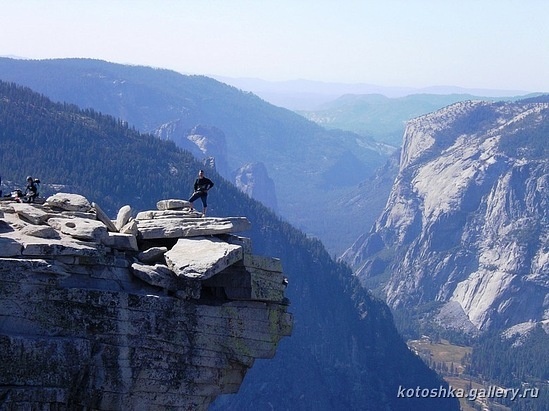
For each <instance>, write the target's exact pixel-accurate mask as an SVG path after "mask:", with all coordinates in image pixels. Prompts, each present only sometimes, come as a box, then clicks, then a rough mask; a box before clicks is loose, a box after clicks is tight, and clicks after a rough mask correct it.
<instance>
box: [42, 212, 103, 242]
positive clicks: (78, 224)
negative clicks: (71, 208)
mask: <svg viewBox="0 0 549 411" xmlns="http://www.w3.org/2000/svg"><path fill="white" fill-rule="evenodd" d="M48 225H50V226H51V227H53V228H55V229H56V230H58V231H61V232H62V233H63V234H68V235H70V236H71V237H73V238H76V239H78V240H84V241H94V242H100V241H101V240H102V239H103V238H104V237H106V236H107V235H108V234H107V227H105V224H103V223H102V222H101V221H97V220H89V219H87V218H78V217H75V218H50V219H49V220H48Z"/></svg>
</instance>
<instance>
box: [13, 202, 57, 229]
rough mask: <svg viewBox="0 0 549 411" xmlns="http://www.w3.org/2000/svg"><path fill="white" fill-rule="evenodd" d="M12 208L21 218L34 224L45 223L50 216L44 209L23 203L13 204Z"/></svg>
mask: <svg viewBox="0 0 549 411" xmlns="http://www.w3.org/2000/svg"><path fill="white" fill-rule="evenodd" d="M13 210H14V211H15V212H16V213H17V215H19V217H20V218H21V219H23V220H25V221H28V222H29V223H31V224H36V225H40V224H45V223H46V221H47V220H48V218H49V217H50V216H49V215H48V213H46V212H45V211H44V210H42V209H40V208H38V207H36V206H34V205H30V204H25V203H15V204H13Z"/></svg>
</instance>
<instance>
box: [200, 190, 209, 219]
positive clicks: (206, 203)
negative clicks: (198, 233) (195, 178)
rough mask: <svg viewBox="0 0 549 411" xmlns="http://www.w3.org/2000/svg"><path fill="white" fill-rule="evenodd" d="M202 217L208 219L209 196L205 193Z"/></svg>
mask: <svg viewBox="0 0 549 411" xmlns="http://www.w3.org/2000/svg"><path fill="white" fill-rule="evenodd" d="M200 199H201V200H202V217H206V210H207V209H208V194H206V193H204V195H203V196H202V197H200Z"/></svg>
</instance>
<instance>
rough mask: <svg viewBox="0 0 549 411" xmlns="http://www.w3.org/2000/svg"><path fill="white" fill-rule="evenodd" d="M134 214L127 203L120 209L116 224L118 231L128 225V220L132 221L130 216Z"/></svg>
mask: <svg viewBox="0 0 549 411" xmlns="http://www.w3.org/2000/svg"><path fill="white" fill-rule="evenodd" d="M131 215H132V208H131V207H130V206H129V205H125V206H124V207H122V208H121V209H120V210H118V214H117V216H116V222H115V226H116V229H117V230H118V231H120V230H121V229H122V227H124V225H126V223H127V222H128V221H130V217H131Z"/></svg>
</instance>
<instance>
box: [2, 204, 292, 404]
mask: <svg viewBox="0 0 549 411" xmlns="http://www.w3.org/2000/svg"><path fill="white" fill-rule="evenodd" d="M3 200H5V199H3ZM189 205H190V204H189V203H187V202H186V201H184V200H177V199H175V200H174V199H171V200H162V201H159V202H158V203H157V210H151V211H144V212H140V213H137V215H136V216H135V218H133V217H132V209H131V207H130V206H124V207H122V208H121V209H120V211H119V212H118V215H117V218H116V220H114V221H111V220H110V219H109V218H108V217H107V216H106V215H105V213H104V212H103V211H102V210H101V208H100V207H99V206H98V205H97V204H95V203H90V202H89V201H88V200H87V199H86V198H84V197H82V196H80V195H77V194H66V193H58V194H56V195H54V196H52V197H49V198H48V199H47V200H46V201H45V203H44V204H21V203H16V202H13V201H0V404H2V409H6V410H16V409H22V408H23V409H52V410H53V409H55V410H65V409H75V408H77V409H94V410H114V409H133V410H160V409H161V410H169V409H174V410H175V409H178V410H179V409H185V410H187V409H188V410H200V409H207V407H208V406H209V404H210V403H211V402H212V401H213V400H214V399H215V398H216V397H217V396H218V395H221V394H227V393H235V392H237V391H238V389H239V387H240V385H241V382H242V380H243V378H244V376H245V374H246V372H247V370H248V369H249V368H250V367H251V366H252V365H253V363H254V360H255V359H256V358H272V357H273V356H274V354H275V352H276V348H277V345H278V342H279V341H280V340H281V339H282V338H283V337H285V336H289V335H290V334H291V331H292V326H293V318H292V315H291V314H290V313H288V312H287V308H288V305H289V301H288V300H287V299H286V298H285V297H284V290H285V287H286V284H287V280H286V278H285V277H284V275H283V273H282V265H281V262H280V260H278V259H276V258H270V257H263V256H257V255H253V254H252V247H251V242H250V240H249V239H248V238H245V237H240V236H237V235H235V234H234V233H238V232H241V231H245V230H247V229H249V228H250V222H249V221H248V220H247V219H246V218H242V217H229V218H200V216H199V214H197V213H195V212H192V211H190V209H189Z"/></svg>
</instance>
